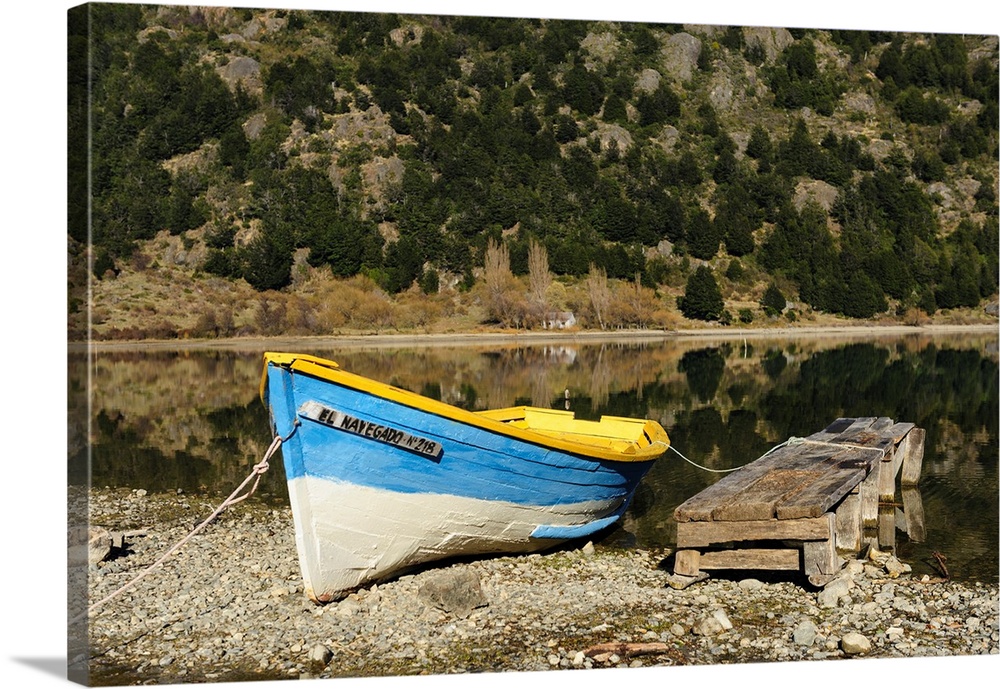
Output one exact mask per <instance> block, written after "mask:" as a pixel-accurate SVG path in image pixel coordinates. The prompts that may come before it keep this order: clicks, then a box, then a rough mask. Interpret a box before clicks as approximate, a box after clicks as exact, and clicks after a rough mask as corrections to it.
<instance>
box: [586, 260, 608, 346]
mask: <svg viewBox="0 0 1000 689" xmlns="http://www.w3.org/2000/svg"><path fill="white" fill-rule="evenodd" d="M586 285H587V296H588V297H589V298H590V306H591V308H592V309H593V310H594V316H595V317H596V318H597V323H598V325H600V327H601V330H604V329H605V328H606V327H607V325H606V324H605V318H606V317H607V313H608V307H609V306H610V305H611V288H610V287H609V286H608V274H607V272H606V271H605V270H604V268H598V267H597V266H596V265H594V264H593V263H591V264H590V272H589V273H588V274H587V282H586Z"/></svg>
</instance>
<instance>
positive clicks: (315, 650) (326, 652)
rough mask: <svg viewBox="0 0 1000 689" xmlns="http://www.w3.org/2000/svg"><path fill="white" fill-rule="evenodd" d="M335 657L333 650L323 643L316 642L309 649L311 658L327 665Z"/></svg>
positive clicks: (315, 661)
mask: <svg viewBox="0 0 1000 689" xmlns="http://www.w3.org/2000/svg"><path fill="white" fill-rule="evenodd" d="M332 658H333V652H332V651H331V650H330V649H329V648H327V647H326V646H324V645H323V644H316V645H315V646H313V647H312V648H311V649H309V660H310V661H312V662H314V663H322V664H323V665H326V664H327V663H329V662H330V660H331V659H332Z"/></svg>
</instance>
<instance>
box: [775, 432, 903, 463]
mask: <svg viewBox="0 0 1000 689" xmlns="http://www.w3.org/2000/svg"><path fill="white" fill-rule="evenodd" d="M786 445H825V446H826V447H836V448H839V449H842V450H843V449H848V450H868V451H869V452H878V453H879V454H880V455H882V459H885V455H886V452H888V451H889V448H887V447H868V446H867V445H854V444H852V443H831V442H827V441H825V440H810V439H809V438H799V437H796V436H794V435H793V436H792V437H791V438H789V439H788V440H786V441H785V442H783V443H778V444H777V445H775V446H774V447H772V448H771V449H770V450H768V451H767V452H765V453H764V454H763V455H762V456H767V455H769V454H771V453H772V452H774V451H775V450H777V449H779V448H782V447H785V446H786Z"/></svg>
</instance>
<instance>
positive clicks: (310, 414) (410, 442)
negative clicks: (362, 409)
mask: <svg viewBox="0 0 1000 689" xmlns="http://www.w3.org/2000/svg"><path fill="white" fill-rule="evenodd" d="M299 415H300V416H304V417H305V418H307V419H312V420H313V421H318V422H319V423H321V424H324V425H326V426H330V427H331V428H338V429H340V430H342V431H347V432H348V433H353V434H354V435H360V436H362V437H364V438H370V439H372V440H377V441H379V442H383V443H386V444H388V445H392V446H394V447H398V448H400V449H402V450H408V451H410V452H415V453H416V454H418V455H421V456H423V457H429V458H431V459H439V458H440V457H441V453H442V451H443V449H442V447H441V444H440V443H438V442H436V441H434V440H428V439H427V438H421V437H420V436H416V435H411V434H410V433H407V432H406V431H401V430H399V429H398V428H393V427H392V426H385V425H383V424H379V423H375V422H373V421H365V420H363V419H359V418H357V417H354V416H351V415H350V414H345V413H344V412H342V411H338V410H337V409H331V408H330V407H327V406H325V405H322V404H320V403H319V402H313V401H309V402H305V403H303V404H302V406H301V407H299Z"/></svg>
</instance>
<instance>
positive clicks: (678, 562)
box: [674, 550, 701, 577]
mask: <svg viewBox="0 0 1000 689" xmlns="http://www.w3.org/2000/svg"><path fill="white" fill-rule="evenodd" d="M700 560H701V553H699V552H698V551H697V550H678V551H677V552H676V553H674V574H681V575H683V576H686V577H693V576H697V574H698V572H700V571H701V569H700Z"/></svg>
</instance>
